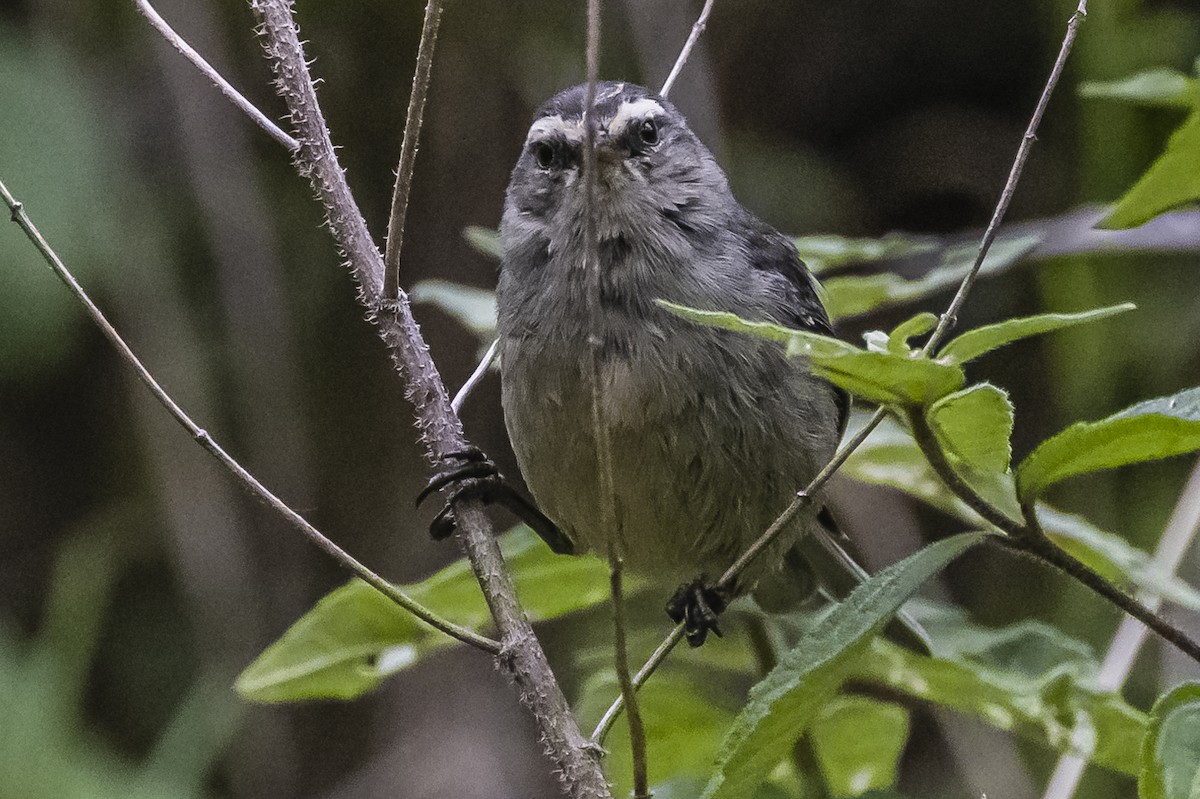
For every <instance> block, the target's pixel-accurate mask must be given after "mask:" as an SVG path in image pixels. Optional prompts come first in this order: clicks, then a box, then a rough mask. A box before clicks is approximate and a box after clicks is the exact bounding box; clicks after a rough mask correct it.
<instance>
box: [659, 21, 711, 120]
mask: <svg viewBox="0 0 1200 799" xmlns="http://www.w3.org/2000/svg"><path fill="white" fill-rule="evenodd" d="M714 2H715V0H704V8H702V9H700V16H699V17H698V18H697V19H696V23H695V24H694V25H692V32H691V33H689V34H688V37H687V41H686V42H684V44H683V49H682V50H680V51H679V57H678V58H676V59H675V66H673V67H671V74H669V75H667V79H666V80H665V81H663V85H662V88H661V89H659V90H658V93H659V94H660V95H662V96H663V97H666V96H667V95H668V94H670V92H671V87H672V86H673V85H674V84H675V79H676V78H678V77H679V73H680V72H682V71H683V65H684V64H686V63H687V61H688V58H690V57H691V55H692V48H693V47H695V46H696V42H697V41H699V39H700V34H702V33H704V29H705V28H706V27H708V15H709V14H711V13H712V7H713V3H714Z"/></svg>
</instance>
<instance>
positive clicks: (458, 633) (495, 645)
mask: <svg viewBox="0 0 1200 799" xmlns="http://www.w3.org/2000/svg"><path fill="white" fill-rule="evenodd" d="M0 196H2V197H3V198H4V202H5V204H6V205H7V206H8V208H9V211H10V212H11V215H12V221H14V222H16V223H17V225H19V226H20V228H21V229H22V230H23V231H25V235H26V236H28V237H29V240H30V241H31V242H33V245H34V247H36V248H37V250H38V252H40V253H41V254H42V257H43V258H45V259H46V263H47V264H49V265H50V269H51V270H52V271H53V272H54V274H55V275H57V276H58V278H59V279H60V280H61V281H62V282H63V283H65V284H66V286H67V288H68V289H70V290H71V293H72V294H74V295H75V297H76V299H78V300H79V302H80V304H82V305H83V308H84V310H85V311H86V312H87V315H88V316H89V317H91V319H92V321H93V322H95V323H96V326H97V327H99V328H100V332H101V333H103V334H104V337H105V338H107V339H108V341H109V343H111V344H112V345H113V347H114V348H115V349H116V350H117V354H118V355H120V356H121V359H122V360H124V361H125V362H126V363H127V364H129V366H131V367H132V368H133V370H134V372H135V373H136V374H137V376H138V379H139V380H141V381H142V383H143V384H144V385H145V386H146V388H148V389H149V390H150V393H151V394H153V395H154V398H155V399H156V400H158V401H159V403H160V404H161V405H162V406H163V407H164V408H166V409H167V412H168V413H170V414H171V416H172V417H174V419H175V421H177V422H179V424H180V425H181V426H182V427H183V428H184V429H185V430H187V431H188V434H189V435H190V436H191V437H192V438H193V439H195V441H196V442H197V443H198V444H199V445H200V446H202V447H203V448H204V449H206V450H207V451H208V452H209V453H210V454H211V455H212V456H213V457H215V458H216V459H217V460H218V461H220V463H221V465H222V466H224V467H225V468H226V469H228V470H229V471H230V472H231V473H232V474H233V476H234V477H235V478H237V480H238V482H240V483H241V484H242V485H243V486H244V487H245V488H246V489H247V490H248V491H249V492H250V493H251V494H254V495H255V496H257V497H258V498H259V499H261V500H263V501H264V502H266V503H267V505H269V506H270V507H271V508H272V509H273V510H274V511H276V512H277V513H279V514H280V515H281V516H283V517H284V518H285V519H287V520H288V521H289V522H291V524H292V526H294V527H295V528H296V529H298V530H299V531H300V532H302V533H303V534H304V535H305V537H307V538H308V539H309V540H310V541H312V542H313V543H314V544H316V545H317V546H318V547H320V548H321V549H322V550H323V551H324V552H326V553H327V554H328V555H329V556H330V557H332V558H333V559H334V560H336V561H338V563H340V564H342V565H343V566H345V567H346V568H347V569H349V570H350V571H352V572H354V573H355V574H356V575H358V576H359V577H360V578H361V579H362V580H363V581H365V582H366V583H368V584H369V585H371V587H373V588H375V589H376V590H377V591H379V592H380V593H381V594H383V595H384V596H386V597H387V598H388V599H390V600H392V601H393V602H395V603H396V604H397V605H399V606H400V607H402V608H404V609H405V610H407V611H408V612H410V613H412V614H413V615H414V616H416V617H417V618H419V619H421V620H422V621H424V622H425V623H427V624H429V625H430V626H431V627H433V628H435V629H437V630H440V631H442V632H444V633H446V634H447V635H449V636H452V637H454V638H457V639H458V640H460V641H462V642H463V643H465V644H470V645H471V646H474V647H477V648H479V649H482V650H484V651H486V652H491V653H492V654H498V653H499V651H500V643H499V642H498V641H493V640H491V639H490V638H485V637H484V636H481V635H479V634H477V633H475V632H473V631H471V630H468V629H466V628H464V627H460V626H458V625H457V624H454V623H453V622H450V621H447V620H446V619H443V618H441V617H440V616H438V615H437V614H436V613H434V612H433V611H431V610H429V609H428V608H426V607H425V606H423V605H421V604H420V603H419V602H417V601H416V600H415V599H412V598H411V597H409V596H408V595H407V594H405V593H404V592H403V591H401V590H400V589H399V588H397V587H396V586H394V585H392V584H391V583H389V582H388V581H387V580H385V579H383V578H382V577H380V576H379V575H377V574H376V573H375V572H373V571H371V570H370V569H368V568H367V567H366V566H364V565H363V564H362V563H360V562H359V561H358V560H356V559H355V558H354V557H353V556H351V555H350V554H349V553H348V552H346V551H345V550H344V549H342V548H341V547H339V546H338V545H337V544H335V543H334V542H333V541H331V540H330V539H329V538H327V537H326V536H325V535H324V534H323V533H321V531H319V530H317V529H316V528H315V527H313V526H312V525H311V524H309V523H308V521H307V520H306V519H305V518H304V517H303V516H301V515H300V514H298V513H296V511H294V510H292V509H291V508H290V507H288V506H287V504H286V503H284V502H283V500H281V499H279V497H277V496H275V495H274V494H273V493H271V492H270V491H269V490H268V489H267V488H266V486H264V485H263V484H262V483H260V482H259V481H258V480H257V479H256V478H255V477H254V475H252V474H250V472H248V471H246V469H245V468H244V467H243V466H242V465H241V464H240V463H238V462H237V461H236V460H235V459H234V458H233V457H232V456H231V455H229V453H227V452H226V451H225V450H224V449H223V448H222V447H221V445H220V444H218V443H217V442H216V441H215V440H214V439H213V437H212V436H210V435H209V434H208V433H207V432H206V431H205V430H203V429H202V428H201V427H200V426H199V425H198V424H196V423H195V422H194V421H192V418H191V417H190V416H188V415H187V413H186V412H185V411H184V410H183V408H181V407H180V406H179V404H178V403H176V402H175V400H174V399H172V398H171V396H170V395H169V394H168V393H167V392H166V391H165V390H164V389H163V387H162V386H161V385H159V383H158V381H157V380H155V379H154V376H153V375H152V374H150V370H148V369H147V368H146V366H145V364H143V363H142V362H141V360H139V359H138V357H137V355H135V354H134V352H133V350H132V349H131V348H130V347H129V345H128V344H126V343H125V340H124V339H123V338H121V334H120V333H118V332H117V330H116V328H114V327H113V326H112V324H111V323H110V322H109V321H108V319H107V318H106V317H105V316H104V314H103V313H102V312H101V311H100V309H99V308H98V307H96V304H95V303H94V302H92V298H91V297H89V296H88V294H87V292H85V291H84V290H83V287H82V286H81V285H80V284H79V282H78V281H77V280H76V279H75V276H74V275H73V274H71V272H70V270H69V269H67V266H66V264H64V263H63V262H62V259H61V258H59V257H58V254H57V253H56V252H55V251H54V249H53V248H52V247H51V246H50V244H49V242H47V241H46V239H45V237H44V236H42V233H41V231H40V230H38V228H37V226H36V225H34V224H33V220H31V219H30V218H29V214H28V213H26V211H25V208H24V206H23V205H22V204H21V203H20V202H19V201H18V200H17V199H16V198H15V197H13V195H12V194H11V193H10V192H9V190H8V187H7V186H6V185H4V182H3V181H2V180H0Z"/></svg>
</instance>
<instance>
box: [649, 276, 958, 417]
mask: <svg viewBox="0 0 1200 799" xmlns="http://www.w3.org/2000/svg"><path fill="white" fill-rule="evenodd" d="M658 303H659V305H661V306H663V307H664V308H666V309H667V310H669V311H671V312H672V313H675V314H678V315H679V316H682V317H683V318H685V319H690V320H692V321H694V322H698V323H700V324H704V325H708V326H710V327H719V328H723V329H725V330H731V331H733V332H737V333H749V334H751V335H754V336H758V337H760V338H765V339H767V340H768V341H777V342H779V343H781V344H784V345H786V347H787V354H788V355H789V356H790V357H803V358H807V359H808V361H809V363H810V364H811V365H812V369H813V371H814V372H816V373H817V374H819V375H821V376H822V377H824V378H825V379H826V380H828V381H829V382H831V383H833V384H834V385H837V386H840V387H841V388H844V389H846V390H847V391H849V392H850V393H851V394H854V395H855V396H858V397H862V398H863V399H865V400H868V401H870V402H875V403H878V404H881V405H901V406H911V405H924V404H926V403H930V402H933V401H935V400H937V399H939V398H940V397H944V396H945V395H946V394H949V393H951V392H952V391H955V390H957V389H958V388H959V387H960V386H962V384H963V382H965V380H966V377H965V376H964V375H963V373H962V370H961V369H959V368H958V367H956V366H952V365H950V364H943V363H938V362H937V361H933V360H931V359H929V358H925V357H918V356H915V355H914V356H908V355H896V354H894V353H890V352H888V353H882V352H869V351H867V350H862V349H859V348H858V347H855V346H854V345H853V344H849V343H847V342H845V341H841V340H840V339H836V338H832V337H830V336H821V335H818V334H816V333H809V332H807V331H803V330H792V329H791V328H787V327H784V326H782V325H777V324H773V323H771V322H750V321H747V320H745V319H741V318H739V317H738V316H736V315H734V314H731V313H726V312H724V311H700V310H696V309H694V308H687V307H685V306H682V305H676V304H674V303H670V302H666V301H665V300H659V301H658Z"/></svg>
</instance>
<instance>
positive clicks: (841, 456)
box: [593, 0, 1087, 738]
mask: <svg viewBox="0 0 1200 799" xmlns="http://www.w3.org/2000/svg"><path fill="white" fill-rule="evenodd" d="M1086 15H1087V0H1080V2H1079V7H1078V9H1077V10H1076V12H1075V13H1074V14H1073V15H1072V16H1071V19H1070V20H1069V21H1068V23H1067V33H1066V36H1065V37H1064V38H1063V44H1062V47H1061V48H1059V53H1058V58H1057V59H1055V61H1054V66H1053V67H1052V68H1051V71H1050V77H1049V78H1048V79H1047V81H1046V86H1045V88H1044V89H1043V90H1042V95H1041V97H1040V98H1039V100H1038V104H1037V107H1036V108H1035V109H1034V113H1033V115H1032V116H1031V117H1030V123H1029V126H1028V127H1027V129H1026V132H1025V137H1024V139H1022V141H1021V146H1020V147H1019V148H1018V150H1017V155H1016V158H1015V159H1014V160H1013V167H1012V169H1011V170H1010V171H1009V175H1008V180H1007V181H1006V182H1005V184H1004V188H1003V190H1002V191H1001V193H1000V200H999V201H998V202H997V204H996V209H995V211H994V212H993V213H992V221H991V222H990V223H989V224H988V227H987V230H986V231H985V233H984V235H983V238H982V240H981V241H980V244H979V254H978V256H977V257H976V260H975V264H974V266H973V267H972V269H971V271H970V272H969V273H968V274H967V275H966V277H964V278H963V282H962V283H961V284H960V285H959V289H958V293H957V294H955V296H954V300H953V301H952V302H951V303H950V307H949V308H948V309H947V312H946V313H945V314H943V315H942V318H941V320H940V321H939V324H938V327H937V329H936V330H935V331H934V333H933V335H932V336H930V338H929V341H928V342H926V346H925V350H926V353H927V354H928V353H930V352H932V351H933V347H934V346H936V345H937V344H938V343H940V341H941V337H942V336H944V335H945V334H946V331H947V330H948V329H949V327H950V325H951V324H952V323H953V318H954V317H955V316H956V315H957V314H958V312H959V311H960V310H961V309H962V305H963V303H964V302H965V301H966V298H967V294H968V293H969V292H970V290H971V286H972V285H973V284H974V281H975V276H976V275H977V274H978V272H979V268H980V266H981V265H982V264H983V261H984V259H985V258H986V257H987V253H988V251H989V250H990V249H991V246H992V242H993V241H994V240H995V237H996V228H997V227H998V226H999V224H1000V221H1001V220H1002V219H1003V218H1004V214H1005V212H1006V211H1007V210H1008V205H1009V203H1010V202H1011V200H1012V196H1013V193H1014V192H1015V191H1016V185H1017V181H1018V180H1019V179H1020V177H1021V172H1022V171H1023V168H1024V165H1025V160H1026V159H1027V158H1028V156H1029V148H1030V147H1031V146H1032V144H1033V142H1034V141H1036V139H1037V129H1038V126H1039V125H1040V123H1041V119H1042V115H1043V114H1044V113H1045V110H1046V104H1047V103H1048V101H1049V99H1050V95H1051V94H1052V93H1053V91H1054V88H1055V87H1056V86H1057V85H1058V79H1059V77H1060V76H1061V75H1062V71H1063V65H1064V64H1065V63H1066V59H1067V55H1068V54H1069V53H1070V51H1071V45H1072V44H1073V43H1074V41H1075V35H1076V30H1077V28H1078V27H1079V23H1080V22H1081V21H1082V20H1083V18H1084V17H1085V16H1086ZM668 88H669V87H668ZM886 414H887V412H886V411H885V410H884V409H883V408H878V409H876V411H875V413H874V414H872V415H871V418H870V420H868V422H867V424H866V425H865V426H864V427H863V429H862V430H860V431H859V432H858V434H857V435H856V436H854V438H853V439H851V440H850V441H848V442H847V443H846V444H845V445H844V446H843V447H842V448H841V449H840V450H838V452H837V454H836V455H835V456H834V458H833V460H831V461H830V462H829V463H828V464H826V466H825V468H824V469H822V470H821V471H820V472H819V473H818V474H817V476H816V477H814V478H813V479H812V481H811V482H810V483H809V484H808V485H807V486H805V487H804V489H803V490H801V491H799V492H797V494H796V498H795V499H793V500H792V502H791V504H789V505H788V506H787V508H786V509H784V511H783V513H781V514H780V515H779V517H778V518H776V519H775V521H773V522H772V523H771V526H770V527H768V528H767V530H766V532H764V533H763V534H762V535H761V536H759V538H758V540H757V541H755V542H754V543H753V544H751V545H750V547H749V548H748V549H747V550H746V551H745V552H743V553H742V555H741V556H740V557H739V558H738V559H737V560H736V561H735V562H734V564H733V565H732V566H730V567H729V568H728V569H727V570H726V571H725V573H724V574H723V575H721V579H720V581H719V585H720V586H722V587H728V586H730V585H732V584H733V581H734V579H735V578H736V577H737V575H738V574H740V573H741V571H742V569H744V568H745V567H746V565H747V564H748V563H750V562H751V561H752V560H753V559H754V558H756V557H758V556H759V554H761V553H762V552H763V550H765V549H767V548H768V547H769V546H770V545H771V543H772V542H773V541H774V540H775V538H776V537H778V536H779V535H780V533H781V532H782V531H783V529H784V528H785V527H786V526H787V524H788V523H789V522H790V521H791V520H792V519H793V518H795V516H796V514H797V513H799V512H800V511H801V510H802V509H803V508H804V507H805V506H807V505H808V504H809V503H810V502H811V501H812V497H813V496H815V495H816V493H817V491H819V490H820V489H821V488H822V487H823V486H824V485H825V483H826V482H828V481H829V479H830V478H831V477H832V476H833V474H834V472H836V471H837V470H838V469H839V468H840V467H841V466H842V464H844V463H845V462H846V459H847V458H849V457H850V455H851V453H853V452H854V450H855V449H857V448H858V447H859V446H860V445H861V444H862V443H863V441H865V440H866V439H867V436H868V435H870V433H871V431H873V430H874V429H875V428H876V427H878V426H879V423H880V422H882V421H883V417H884V416H885V415H886ZM682 637H683V635H682V625H680V626H677V627H676V628H675V629H674V630H673V631H672V632H671V635H670V637H668V638H667V639H666V640H665V641H664V642H663V644H662V645H661V646H660V647H659V649H658V650H656V651H655V653H654V657H656V658H658V660H659V662H661V660H662V659H663V658H665V657H666V656H667V654H669V653H670V651H671V650H672V649H673V648H674V647H675V646H676V645H677V644H678V643H679V641H680V640H682ZM646 665H647V666H649V665H650V663H649V662H647V664H646ZM657 665H658V664H657V663H656V664H655V667H657ZM643 670H645V667H643ZM619 711H620V699H619V698H618V700H617V701H616V702H614V703H613V705H612V706H611V707H610V708H609V712H608V713H606V714H605V718H607V717H608V715H609V714H612V715H614V716H615V715H616V713H618V712H619ZM609 724H611V721H610V722H609ZM594 737H595V736H594V735H593V738H594Z"/></svg>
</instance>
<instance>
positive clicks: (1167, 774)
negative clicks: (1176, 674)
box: [1138, 682, 1200, 799]
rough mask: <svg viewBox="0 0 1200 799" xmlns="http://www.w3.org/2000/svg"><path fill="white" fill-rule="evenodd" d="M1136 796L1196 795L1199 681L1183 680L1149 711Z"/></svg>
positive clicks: (1189, 798) (1180, 798)
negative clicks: (1147, 728)
mask: <svg viewBox="0 0 1200 799" xmlns="http://www.w3.org/2000/svg"><path fill="white" fill-rule="evenodd" d="M1138 796H1139V797H1140V799H1197V797H1200V683H1194V682H1192V683H1185V684H1183V685H1180V686H1179V687H1177V688H1175V689H1174V690H1172V691H1171V692H1170V693H1168V694H1166V695H1164V696H1162V697H1160V698H1159V700H1158V701H1157V702H1155V703H1154V709H1153V710H1151V711H1150V729H1149V731H1148V732H1147V734H1146V738H1145V740H1144V741H1143V743H1142V768H1141V774H1140V776H1139V778H1138Z"/></svg>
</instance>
